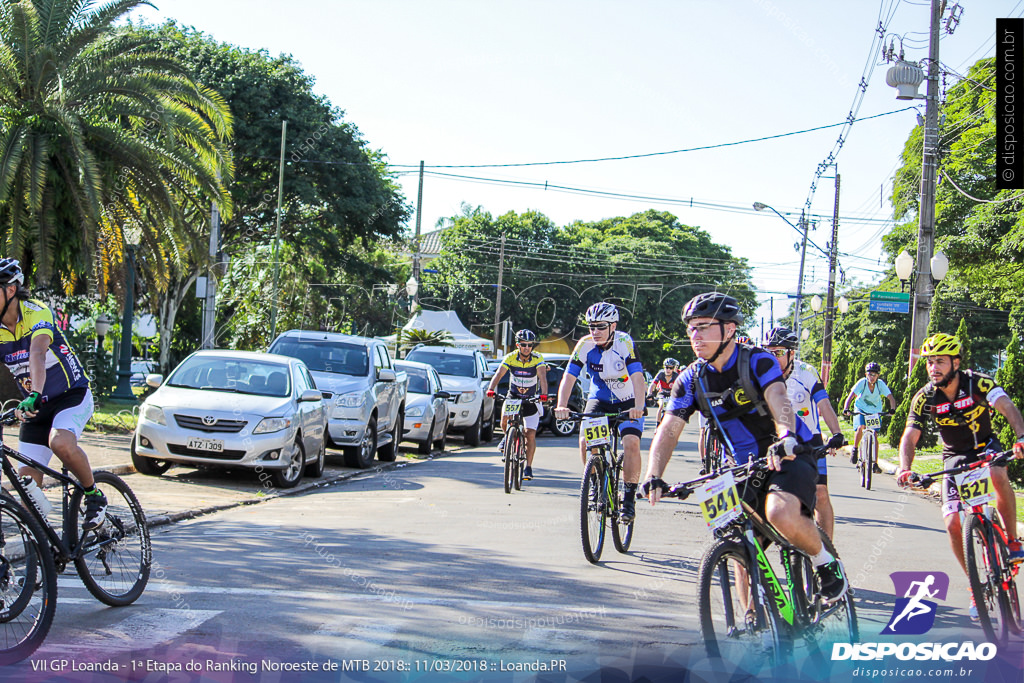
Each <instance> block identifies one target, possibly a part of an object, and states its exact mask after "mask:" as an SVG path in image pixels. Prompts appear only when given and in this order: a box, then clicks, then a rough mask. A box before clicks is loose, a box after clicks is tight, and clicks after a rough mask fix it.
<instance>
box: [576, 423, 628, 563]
mask: <svg viewBox="0 0 1024 683" xmlns="http://www.w3.org/2000/svg"><path fill="white" fill-rule="evenodd" d="M570 418H571V419H573V420H579V421H580V422H581V424H580V433H581V434H582V436H583V439H584V443H586V445H587V447H588V449H589V450H590V457H589V458H587V464H586V466H585V467H584V468H583V482H582V483H581V485H580V539H581V540H582V542H583V555H584V557H586V558H587V561H588V562H590V563H592V564H597V562H598V560H600V559H601V551H602V550H603V549H604V534H605V528H606V527H607V526H608V525H607V524H606V522H607V520H609V519H610V520H611V527H612V541H613V542H614V544H615V549H616V550H618V551H619V552H620V553H625V552H627V551H628V550H629V544H630V543H632V541H633V521H632V520H631V521H630V522H628V523H625V522H623V521H622V496H623V495H624V494H625V482H623V481H622V464H623V462H624V460H625V458H626V453H625V451H624V450H622V449H621V439H620V437H619V430H618V429H617V427H618V424H619V423H620V422H622V421H623V420H628V419H629V412H628V411H626V412H622V413H570Z"/></svg>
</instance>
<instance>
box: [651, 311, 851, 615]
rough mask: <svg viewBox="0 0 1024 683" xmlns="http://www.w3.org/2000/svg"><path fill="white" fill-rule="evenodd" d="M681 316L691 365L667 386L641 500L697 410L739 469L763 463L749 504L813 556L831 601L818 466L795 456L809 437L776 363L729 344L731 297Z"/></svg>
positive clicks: (836, 568) (657, 491)
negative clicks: (818, 507) (763, 473)
mask: <svg viewBox="0 0 1024 683" xmlns="http://www.w3.org/2000/svg"><path fill="white" fill-rule="evenodd" d="M682 318H683V322H684V323H686V326H687V333H688V334H689V336H690V342H691V344H692V345H693V350H694V353H696V354H697V360H696V361H695V362H694V363H692V364H691V365H690V366H689V367H687V368H686V369H685V370H683V373H682V375H681V376H680V377H679V379H677V380H676V382H675V384H674V385H673V387H672V398H671V400H670V401H669V407H668V411H667V414H666V415H665V418H664V419H663V420H662V422H661V426H660V427H658V432H657V434H656V435H655V437H654V443H652V444H651V451H650V458H649V460H648V462H647V474H646V476H645V483H644V488H643V494H644V495H646V496H648V498H649V500H650V502H651V504H652V505H653V504H655V503H657V502H658V500H659V499H660V498H661V494H662V489H663V487H664V486H665V482H664V481H662V479H661V476H662V474H664V472H665V468H666V467H667V465H668V462H669V460H670V459H671V458H672V451H673V449H674V448H675V447H676V444H677V443H678V442H679V436H680V434H682V431H683V427H685V426H686V421H687V420H688V419H689V418H690V417H692V416H693V414H694V413H696V412H697V411H698V410H700V411H701V412H702V413H704V414H705V417H707V418H708V421H709V424H710V425H712V427H713V428H714V429H715V430H716V431H717V432H719V433H718V437H719V438H720V439H721V440H722V442H723V443H731V444H732V450H733V452H734V453H735V455H736V460H737V462H738V463H739V464H743V463H745V462H747V461H748V460H749V459H750V458H752V457H754V458H759V459H760V458H764V459H765V460H766V463H767V466H768V473H769V474H768V476H767V477H766V478H765V479H757V478H755V479H754V480H753V483H754V484H760V485H759V486H757V487H756V489H757V497H756V499H755V500H753V501H752V504H754V506H755V508H757V509H759V510H761V511H762V512H763V513H764V514H765V515H766V516H767V518H768V521H769V522H771V524H772V525H773V526H774V527H775V528H776V529H778V530H779V532H780V533H781V534H782V535H783V536H785V538H786V539H787V540H788V541H789V542H790V543H792V544H793V545H795V546H796V547H798V548H800V550H802V551H804V552H806V553H807V554H808V555H809V556H810V557H811V558H812V563H813V565H814V568H815V572H816V573H817V575H818V577H819V580H820V583H821V592H822V595H823V596H824V597H825V598H826V600H829V601H835V600H838V599H839V598H841V597H842V596H843V595H844V594H845V593H846V590H847V589H848V588H849V583H848V581H847V579H846V572H845V571H844V570H843V567H842V563H841V562H840V561H839V560H838V558H836V557H834V556H833V555H832V554H831V553H830V552H829V551H828V549H827V548H825V546H824V544H822V542H821V536H820V535H819V533H818V528H817V526H815V524H814V518H813V515H814V508H815V503H816V494H817V491H816V482H817V478H818V472H817V462H816V461H815V459H814V457H813V456H812V455H811V454H809V453H806V452H801V453H800V454H799V455H797V454H796V450H798V449H797V446H798V445H799V444H806V443H808V442H810V441H811V438H812V434H811V431H810V430H809V429H808V428H807V425H806V424H804V423H803V421H801V420H799V419H797V416H796V412H795V411H794V409H793V406H792V404H791V403H790V401H789V397H788V395H787V391H786V383H785V379H784V378H783V376H782V371H781V370H780V369H779V365H778V363H776V362H775V358H773V357H772V355H771V354H769V353H768V352H767V351H765V350H763V349H760V348H757V347H753V346H749V345H741V344H737V343H736V340H735V336H736V330H737V328H738V327H739V326H740V325H741V324H742V323H743V313H742V312H741V311H740V307H739V303H738V302H737V301H736V299H734V298H732V297H731V296H727V295H725V294H722V293H720V292H708V293H705V294H699V295H697V296H696V297H694V298H693V299H691V300H690V302H689V303H687V304H686V307H685V308H684V309H683V315H682ZM722 432H724V433H722ZM756 475H757V473H755V475H754V476H755V477H756ZM749 488H750V487H748V490H749Z"/></svg>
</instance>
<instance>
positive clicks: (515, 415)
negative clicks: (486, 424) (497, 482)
mask: <svg viewBox="0 0 1024 683" xmlns="http://www.w3.org/2000/svg"><path fill="white" fill-rule="evenodd" d="M498 397H499V398H501V399H502V400H503V401H504V402H503V403H502V405H501V413H502V415H507V416H508V422H507V423H506V427H505V446H504V448H503V449H502V453H501V456H502V460H504V461H505V493H512V489H515V490H516V491H521V490H522V489H523V470H524V469H525V468H526V425H525V422H524V418H523V405H525V404H527V403H533V404H534V405H536V406H537V409H538V410H540V406H541V400H540V399H539V398H537V397H536V396H534V397H531V398H509V397H508V395H507V394H506V395H500V394H499V396H498Z"/></svg>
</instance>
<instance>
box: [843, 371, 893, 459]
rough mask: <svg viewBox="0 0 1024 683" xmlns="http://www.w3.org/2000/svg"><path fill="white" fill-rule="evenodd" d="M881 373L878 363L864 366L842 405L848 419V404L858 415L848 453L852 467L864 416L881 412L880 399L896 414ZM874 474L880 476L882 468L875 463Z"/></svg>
mask: <svg viewBox="0 0 1024 683" xmlns="http://www.w3.org/2000/svg"><path fill="white" fill-rule="evenodd" d="M880 372H882V368H881V366H879V365H878V363H876V362H874V361H872V362H870V363H868V364H867V365H865V366H864V376H863V377H861V378H860V380H859V381H858V382H857V383H856V384H854V385H853V388H852V389H850V393H849V395H848V396H847V397H846V401H845V402H844V403H843V415H846V416H847V417H849V415H850V404H851V403H853V405H854V407H855V408H856V409H857V411H858V413H857V414H856V415H854V416H853V426H854V427H856V428H857V433H856V434H854V437H853V450H852V451H851V453H850V462H852V463H853V464H854V465H856V464H857V458H858V456H859V454H860V439H861V437H862V436H863V435H864V425H865V422H864V416H865V414H867V415H877V414H878V413H881V412H882V399H883V398H888V399H889V410H890V412H896V399H895V397H893V395H892V391H890V390H889V387H888V385H887V384H886V383H885V380H883V379H881V378H880V377H879V376H878V375H879V373H880ZM854 399H856V402H854ZM872 470H873V471H874V473H875V474H881V473H882V468H880V467H879V466H878V463H875V464H874V466H873V467H872Z"/></svg>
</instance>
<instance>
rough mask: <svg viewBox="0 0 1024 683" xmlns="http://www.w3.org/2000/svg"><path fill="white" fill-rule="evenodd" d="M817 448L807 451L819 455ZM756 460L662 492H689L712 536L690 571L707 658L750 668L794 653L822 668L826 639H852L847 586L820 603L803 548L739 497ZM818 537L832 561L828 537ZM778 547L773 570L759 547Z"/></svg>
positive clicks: (750, 481) (762, 472) (760, 470)
mask: <svg viewBox="0 0 1024 683" xmlns="http://www.w3.org/2000/svg"><path fill="white" fill-rule="evenodd" d="M824 451H825V449H824V448H821V449H815V451H814V454H815V455H819V456H820V455H822V454H823V453H824ZM768 476H769V472H768V470H767V466H766V465H765V464H764V462H763V461H753V460H752V461H749V462H748V463H746V464H744V465H738V466H734V467H728V468H724V469H722V470H719V471H717V472H712V473H710V474H707V475H704V476H702V477H699V478H697V479H694V480H692V481H688V482H683V483H680V484H676V485H674V486H671V487H665V488H664V489H663V491H664V493H665V495H667V496H674V497H677V498H680V499H685V498H687V497H689V496H690V495H691V494H693V493H695V492H699V493H698V502H699V504H700V507H701V511H702V513H703V515H704V518H705V520H706V521H707V522H708V526H709V527H710V529H711V531H712V533H713V535H714V537H715V538H716V539H717V540H716V541H715V542H714V543H713V544H712V545H711V547H710V548H709V549H708V550H707V551H706V552H705V553H704V556H703V558H702V560H701V565H700V570H699V572H698V578H697V583H698V593H697V609H698V613H699V615H700V627H701V633H702V635H703V637H704V644H705V648H706V650H707V653H708V656H709V657H713V658H721V659H724V660H727V661H732V662H737V663H741V662H742V664H743V666H744V667H745V668H747V669H748V670H750V671H752V672H756V671H757V670H759V669H760V668H762V667H763V666H765V665H770V666H774V665H778V664H782V663H784V662H785V661H786V660H787V659H789V658H790V657H792V656H793V655H794V654H795V650H796V649H797V647H799V648H800V649H801V650H805V651H804V652H802V653H800V654H802V655H804V656H806V657H807V658H809V659H810V660H812V661H814V662H815V663H816V665H819V666H821V667H823V668H826V669H827V668H828V666H829V665H830V657H831V651H832V643H838V642H842V643H855V642H857V640H858V637H859V631H858V627H857V615H856V611H855V609H854V605H853V590H852V589H850V590H848V591H847V593H846V594H845V595H844V596H843V597H842V598H840V599H839V600H837V601H835V602H833V603H828V602H827V601H826V600H825V599H824V598H823V597H822V596H821V590H820V585H819V582H818V578H817V575H816V574H815V572H814V570H813V566H812V563H811V558H810V556H809V555H807V553H805V552H804V551H802V550H800V549H799V548H797V547H795V546H794V545H792V544H791V543H789V542H788V541H787V540H786V539H785V538H784V537H783V536H782V534H781V533H779V531H778V530H777V529H775V527H773V526H772V525H771V524H770V523H769V522H768V521H767V520H766V519H765V518H763V517H762V516H761V514H760V513H759V512H757V511H756V510H754V508H753V507H751V505H750V504H749V503H748V502H747V499H746V498H745V495H744V494H745V493H747V491H746V488H747V487H749V486H755V487H758V486H761V485H764V484H765V481H766V479H767V477H768ZM818 532H819V535H820V536H821V542H822V543H823V544H824V546H825V548H827V549H828V551H829V552H830V553H832V555H833V556H834V557H836V558H837V559H838V558H839V553H838V552H836V549H835V547H834V546H833V545H832V542H831V540H830V539H829V538H828V536H827V535H826V534H825V532H824V531H822V530H821V529H820V528H819V529H818ZM773 543H774V544H775V546H776V547H777V548H778V549H779V565H778V568H776V567H775V566H773V565H772V563H771V562H770V561H769V559H768V555H767V553H766V550H767V548H768V546H769V545H771V544H773Z"/></svg>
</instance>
